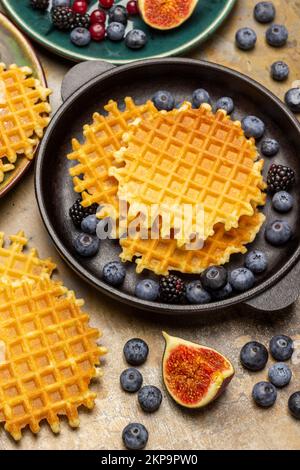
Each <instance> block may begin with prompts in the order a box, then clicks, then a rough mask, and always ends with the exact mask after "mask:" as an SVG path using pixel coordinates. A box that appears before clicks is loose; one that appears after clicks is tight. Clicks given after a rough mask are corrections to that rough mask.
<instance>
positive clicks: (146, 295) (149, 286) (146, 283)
mask: <svg viewBox="0 0 300 470" xmlns="http://www.w3.org/2000/svg"><path fill="white" fill-rule="evenodd" d="M158 294H159V283H158V282H156V281H153V280H152V279H143V280H142V281H139V282H138V283H137V285H136V287H135V295H136V296H137V297H138V298H139V299H143V300H156V299H157V297H158Z"/></svg>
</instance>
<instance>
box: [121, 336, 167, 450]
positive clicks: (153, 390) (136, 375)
mask: <svg viewBox="0 0 300 470" xmlns="http://www.w3.org/2000/svg"><path fill="white" fill-rule="evenodd" d="M123 353H124V357H125V359H126V361H127V363H128V364H129V365H131V366H141V365H142V364H144V363H145V362H146V359H147V357H148V353H149V348H148V345H147V343H146V342H145V341H144V340H142V339H140V338H133V339H130V340H129V341H127V343H126V344H125V346H124V349H123ZM120 384H121V387H122V389H123V390H124V391H125V392H129V393H135V392H138V402H139V405H140V407H141V409H142V410H143V411H145V412H146V413H153V412H154V411H157V410H158V408H159V407H160V405H161V402H162V393H161V391H160V390H159V388H157V387H155V386H154V385H145V386H144V387H142V384H143V376H142V374H141V373H140V371H139V370H138V369H136V368H135V367H129V368H128V369H125V370H124V371H123V372H122V374H121V375H120ZM122 438H123V443H124V445H125V447H126V448H127V449H131V450H138V449H143V448H144V447H145V446H146V444H147V441H148V431H147V429H146V428H145V426H144V425H142V424H140V423H130V424H128V425H127V426H126V427H125V429H124V430H123V434H122Z"/></svg>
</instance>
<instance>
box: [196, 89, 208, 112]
mask: <svg viewBox="0 0 300 470" xmlns="http://www.w3.org/2000/svg"><path fill="white" fill-rule="evenodd" d="M203 103H208V104H210V103H211V99H210V96H209V93H208V92H207V91H206V90H204V89H203V88H198V89H197V90H194V91H193V94H192V105H193V108H199V106H201V104H203Z"/></svg>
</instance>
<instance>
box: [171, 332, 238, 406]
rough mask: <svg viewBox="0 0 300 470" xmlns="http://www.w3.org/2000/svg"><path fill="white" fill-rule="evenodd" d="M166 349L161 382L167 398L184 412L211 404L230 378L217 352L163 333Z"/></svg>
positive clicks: (231, 370)
mask: <svg viewBox="0 0 300 470" xmlns="http://www.w3.org/2000/svg"><path fill="white" fill-rule="evenodd" d="M163 336H164V338H165V340H166V347H165V352H164V357H163V379H164V383H165V386H166V388H167V390H168V392H169V394H170V395H171V397H172V398H173V399H174V400H175V401H176V402H177V403H178V404H179V405H182V406H184V407H186V408H201V407H203V406H205V405H208V404H209V403H210V402H212V401H213V400H215V399H216V398H217V397H218V396H219V395H220V394H221V393H222V392H223V391H224V390H225V388H226V386H227V385H228V384H229V382H230V381H231V379H232V377H233V375H234V368H233V366H232V364H231V363H230V361H229V360H228V359H226V357H224V356H222V354H220V353H219V352H217V351H215V350H214V349H211V348H208V347H206V346H201V345H200V344H195V343H191V342H190V341H186V340H184V339H181V338H175V337H174V336H170V335H168V334H167V333H165V332H163Z"/></svg>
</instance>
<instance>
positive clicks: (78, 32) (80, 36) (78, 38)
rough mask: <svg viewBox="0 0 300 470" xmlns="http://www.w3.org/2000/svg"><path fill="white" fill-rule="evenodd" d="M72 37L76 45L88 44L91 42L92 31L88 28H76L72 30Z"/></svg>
mask: <svg viewBox="0 0 300 470" xmlns="http://www.w3.org/2000/svg"><path fill="white" fill-rule="evenodd" d="M70 38H71V41H72V43H73V44H75V46H79V47H83V46H87V45H88V44H89V43H90V42H91V39H92V37H91V33H90V32H89V30H88V29H86V28H75V29H73V31H71V34H70Z"/></svg>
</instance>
